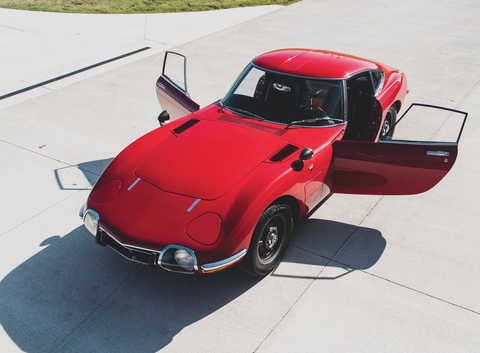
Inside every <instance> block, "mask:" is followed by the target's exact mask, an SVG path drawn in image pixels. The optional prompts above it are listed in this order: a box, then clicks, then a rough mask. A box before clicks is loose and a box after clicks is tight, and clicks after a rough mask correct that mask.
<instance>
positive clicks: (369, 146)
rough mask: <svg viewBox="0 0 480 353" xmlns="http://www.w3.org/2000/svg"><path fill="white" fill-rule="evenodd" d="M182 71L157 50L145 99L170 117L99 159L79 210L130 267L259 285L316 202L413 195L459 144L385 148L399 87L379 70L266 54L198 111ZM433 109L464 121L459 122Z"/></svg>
mask: <svg viewBox="0 0 480 353" xmlns="http://www.w3.org/2000/svg"><path fill="white" fill-rule="evenodd" d="M185 67H186V58H185V57H183V56H182V55H180V54H177V53H173V52H167V53H166V54H165V59H164V66H163V72H162V75H161V76H160V78H159V79H158V81H157V85H156V90H157V95H158V98H159V101H160V104H161V106H162V108H164V109H168V110H169V112H170V114H169V113H168V112H166V111H164V112H163V113H162V114H160V116H159V121H160V123H161V125H162V126H161V127H159V128H157V129H156V130H154V131H152V132H150V133H148V134H146V135H145V136H143V137H141V138H140V139H138V140H137V141H135V142H133V143H132V144H131V145H130V146H128V147H127V148H126V149H125V150H123V151H122V152H121V153H120V154H119V155H118V156H117V157H116V158H115V159H114V160H113V161H112V162H111V163H110V165H109V166H108V167H107V169H106V170H105V171H104V173H103V174H102V176H101V177H100V178H99V180H98V181H97V183H96V185H95V187H94V188H93V190H92V192H91V193H90V195H89V197H88V200H87V202H86V204H85V205H84V207H83V208H82V210H81V216H82V217H83V221H84V224H85V226H86V227H87V229H88V230H89V231H90V232H91V233H92V234H93V235H94V236H95V241H96V242H97V243H98V244H101V245H104V246H105V245H108V246H110V247H111V248H113V249H115V250H116V251H117V252H119V253H120V254H122V255H123V256H125V257H126V258H128V259H130V260H133V261H137V262H140V263H143V264H148V265H150V266H152V267H154V268H157V267H162V268H164V269H166V270H169V271H174V272H181V273H188V274H194V273H211V272H215V271H219V270H222V269H224V268H226V267H229V266H232V265H234V264H236V263H239V264H240V267H241V268H242V269H243V270H244V271H246V272H248V273H250V274H252V275H256V276H264V275H267V274H268V273H270V272H271V271H272V270H274V269H275V267H276V266H277V265H278V264H279V262H280V261H281V259H282V257H283V255H284V253H285V251H286V249H287V246H288V243H289V241H290V236H291V234H292V228H293V225H294V224H295V223H296V222H298V221H299V220H300V219H301V218H302V217H304V216H305V215H307V214H308V213H309V212H310V211H311V210H312V209H313V208H314V207H315V206H316V205H318V204H319V203H320V202H321V201H322V200H323V199H325V198H326V197H327V196H328V195H330V194H332V193H351V194H375V195H407V194H416V193H421V192H424V191H426V190H429V189H430V188H432V187H433V186H434V185H436V184H437V183H438V182H439V181H440V180H441V179H442V178H443V177H444V176H445V175H446V174H447V173H448V171H449V170H450V169H451V167H452V166H453V164H454V162H455V159H456V156H457V146H458V140H459V138H460V137H459V136H460V135H458V138H457V139H456V141H454V142H449V143H443V142H418V141H407V140H405V139H402V140H394V139H393V135H394V129H395V124H396V122H397V113H398V112H399V110H400V109H401V108H402V104H403V101H404V99H405V95H406V94H407V92H408V91H407V80H406V77H405V74H404V73H402V72H400V71H398V70H395V69H392V68H391V67H389V66H386V65H383V64H380V63H377V62H374V61H370V60H366V59H361V58H358V57H354V56H350V55H345V54H339V53H334V52H328V51H321V50H306V49H288V50H278V51H273V52H269V53H266V54H263V55H260V56H258V57H257V58H255V59H254V60H252V62H251V63H250V64H249V65H248V66H247V67H246V68H245V70H244V71H243V72H242V73H241V74H240V76H239V77H238V79H237V80H236V82H235V83H234V84H233V86H232V88H231V89H230V91H229V92H228V93H227V95H226V96H225V98H223V99H222V100H220V101H218V102H216V103H214V104H211V105H209V106H207V107H205V108H203V109H199V106H198V104H196V103H195V102H193V101H192V100H191V99H190V97H189V94H188V93H187V89H186V78H185V76H186V75H185ZM442 109H443V110H444V111H448V112H450V113H461V114H463V116H464V119H463V124H464V122H465V119H466V115H467V114H466V113H463V112H459V111H455V110H451V109H446V108H442ZM169 116H171V117H172V118H175V120H173V119H172V120H173V121H171V122H169V123H168V124H165V121H166V120H168V119H169ZM399 120H400V119H399ZM462 128H463V125H462Z"/></svg>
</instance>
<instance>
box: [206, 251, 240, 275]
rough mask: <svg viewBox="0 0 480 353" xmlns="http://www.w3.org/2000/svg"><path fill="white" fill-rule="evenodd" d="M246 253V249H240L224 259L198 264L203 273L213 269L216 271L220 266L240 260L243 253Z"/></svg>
mask: <svg viewBox="0 0 480 353" xmlns="http://www.w3.org/2000/svg"><path fill="white" fill-rule="evenodd" d="M246 253H247V249H242V250H240V251H239V252H237V253H236V254H234V255H232V256H230V257H228V258H226V259H224V260H220V261H217V262H211V263H209V264H204V265H202V266H200V267H201V268H202V272H203V273H208V272H213V271H218V270H221V269H222V268H225V267H228V266H230V265H233V264H234V263H235V262H237V261H240V260H241V259H242V258H243V257H244V256H245V254H246Z"/></svg>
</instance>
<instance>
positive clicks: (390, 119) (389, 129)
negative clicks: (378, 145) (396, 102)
mask: <svg viewBox="0 0 480 353" xmlns="http://www.w3.org/2000/svg"><path fill="white" fill-rule="evenodd" d="M396 122H397V109H396V108H395V106H393V105H392V106H391V107H390V109H388V112H387V116H386V117H385V121H384V122H383V125H382V131H380V139H381V140H391V139H392V137H393V132H394V131H395V127H394V125H395V123H396Z"/></svg>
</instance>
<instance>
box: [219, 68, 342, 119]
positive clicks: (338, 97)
mask: <svg viewBox="0 0 480 353" xmlns="http://www.w3.org/2000/svg"><path fill="white" fill-rule="evenodd" d="M343 92H344V90H343V81H342V80H327V79H315V78H304V77H297V76H290V75H285V74H280V73H276V72H270V71H265V70H262V69H259V68H257V67H255V66H253V65H250V66H249V67H247V69H246V70H245V71H244V73H243V74H242V75H241V76H240V78H239V79H238V80H237V82H235V84H234V85H233V87H232V88H231V90H230V92H229V93H228V94H227V96H226V97H225V98H224V99H223V100H222V102H221V104H222V106H223V107H224V108H226V109H229V110H231V111H234V112H236V113H239V114H242V115H246V116H249V117H253V118H255V119H260V120H262V119H265V120H269V121H273V122H278V123H282V124H295V125H308V126H325V125H333V124H339V123H343V122H344V94H343Z"/></svg>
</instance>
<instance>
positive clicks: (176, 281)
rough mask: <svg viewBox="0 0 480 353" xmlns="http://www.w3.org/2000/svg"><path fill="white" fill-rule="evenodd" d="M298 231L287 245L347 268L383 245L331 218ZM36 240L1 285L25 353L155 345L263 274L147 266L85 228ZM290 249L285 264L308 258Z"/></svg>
mask: <svg viewBox="0 0 480 353" xmlns="http://www.w3.org/2000/svg"><path fill="white" fill-rule="evenodd" d="M298 230H299V232H298V231H297V232H296V234H295V238H294V242H293V244H292V246H293V247H298V248H304V247H307V249H306V251H310V252H311V253H315V254H318V255H317V256H316V257H317V259H318V256H321V257H325V255H328V253H329V252H330V253H331V254H330V255H331V256H335V258H337V257H338V258H339V259H340V260H341V263H337V262H334V261H330V262H329V263H328V266H337V265H338V266H339V267H344V266H343V265H342V264H343V263H348V262H350V263H351V264H350V266H352V270H355V269H366V268H368V267H371V266H372V265H373V264H374V263H375V262H376V261H377V260H378V259H379V257H380V256H381V254H382V253H383V250H384V248H385V244H386V242H385V240H384V239H383V237H382V236H381V234H380V232H379V231H377V230H374V229H368V228H362V227H356V226H352V225H348V224H343V223H338V222H332V221H321V220H317V219H308V220H305V221H303V222H300V227H299V229H298ZM346 235H348V236H347V237H346ZM336 238H338V239H336ZM347 239H348V240H349V242H348V244H345V241H346V240H347ZM329 241H330V242H331V241H334V243H335V242H336V243H338V244H340V245H339V246H336V245H335V246H332V245H331V244H330V245H328V244H326V242H329ZM350 242H352V246H350ZM295 244H296V245H295ZM309 244H314V245H315V246H309ZM325 245H328V246H325ZM40 246H42V247H45V248H44V249H42V250H41V251H40V252H38V253H37V254H36V255H34V256H33V257H31V258H30V259H28V260H27V261H25V262H24V263H23V264H21V265H20V266H18V267H17V268H16V269H15V270H13V271H12V272H10V273H9V274H8V275H7V276H6V277H5V278H4V279H3V280H2V282H0V324H1V325H2V326H3V329H4V330H5V331H6V332H7V333H8V335H9V336H10V338H11V339H12V340H13V342H15V343H16V344H17V345H18V347H19V348H20V349H22V350H23V351H26V352H31V353H32V352H67V351H75V352H80V351H99V350H101V351H103V352H119V351H139V352H156V351H158V350H160V349H161V348H162V347H165V346H166V345H168V344H169V343H170V342H171V341H172V339H173V338H174V337H175V336H176V335H177V334H178V333H179V332H180V331H182V330H183V329H185V328H187V327H188V326H189V325H192V324H194V323H195V322H198V321H199V320H201V319H203V318H205V317H207V316H209V315H210V314H212V313H213V312H215V311H217V310H218V309H220V308H221V307H223V306H224V305H227V304H228V303H230V302H231V301H233V300H234V299H235V298H237V297H239V296H241V295H242V294H243V293H245V292H247V291H248V290H249V289H250V288H252V287H253V286H255V285H256V284H258V283H259V282H260V281H261V279H260V278H254V277H250V276H248V275H246V274H244V273H243V272H241V271H240V270H239V269H238V268H237V267H233V268H230V269H227V270H225V271H222V272H219V273H216V274H212V275H203V276H202V275H199V276H187V275H180V274H174V273H169V272H166V271H163V270H157V271H155V270H153V269H151V268H149V267H147V266H143V265H139V264H135V263H133V262H130V261H127V260H125V259H124V258H123V257H121V256H119V255H118V254H117V253H115V252H114V251H113V250H111V249H108V248H102V247H100V246H98V245H96V244H95V243H94V241H93V237H92V236H91V235H90V233H88V231H87V230H86V229H85V228H84V227H83V226H80V227H78V228H76V229H74V230H73V231H72V232H70V233H69V234H67V235H65V236H63V237H60V236H52V237H50V238H48V239H46V240H45V241H43V242H42V244H40ZM335 248H336V249H337V251H335ZM322 249H323V250H322ZM338 249H340V250H338ZM322 251H324V252H325V254H322ZM289 253H290V256H289ZM293 253H295V251H292V249H289V251H288V252H287V256H286V261H289V262H298V263H306V262H308V261H307V259H306V257H304V256H300V255H293V256H292V255H291V254H293ZM296 253H297V254H298V253H302V254H303V255H305V252H303V251H301V252H298V251H297V252H296ZM349 256H350V258H349ZM310 258H311V257H310ZM325 262H326V261H325ZM312 264H313V265H315V266H319V262H318V260H317V261H316V263H312ZM321 268H322V266H319V270H320V269H321ZM287 277H288V276H287ZM295 277H302V276H301V275H300V276H295ZM313 278H315V277H313ZM324 279H325V278H324ZM329 279H332V278H329Z"/></svg>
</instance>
